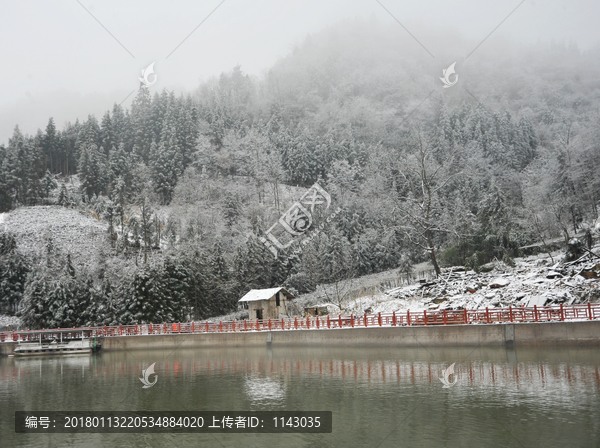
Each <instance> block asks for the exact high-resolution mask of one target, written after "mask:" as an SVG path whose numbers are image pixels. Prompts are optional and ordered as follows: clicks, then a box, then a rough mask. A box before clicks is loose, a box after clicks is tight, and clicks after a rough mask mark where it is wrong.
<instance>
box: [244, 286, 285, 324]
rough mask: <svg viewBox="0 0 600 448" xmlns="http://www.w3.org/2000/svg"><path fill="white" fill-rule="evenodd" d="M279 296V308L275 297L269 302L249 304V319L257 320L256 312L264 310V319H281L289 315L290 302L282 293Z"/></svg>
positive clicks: (256, 301)
mask: <svg viewBox="0 0 600 448" xmlns="http://www.w3.org/2000/svg"><path fill="white" fill-rule="evenodd" d="M277 294H278V295H279V306H277V300H276V298H275V296H273V297H271V298H270V299H269V300H255V301H253V302H248V318H249V319H256V310H257V309H262V310H263V319H279V318H280V317H281V316H283V315H286V314H288V313H289V311H288V310H289V303H288V302H289V301H288V300H287V299H286V297H285V295H284V294H283V293H282V292H281V291H280V292H278V293H277Z"/></svg>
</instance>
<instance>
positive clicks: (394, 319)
mask: <svg viewBox="0 0 600 448" xmlns="http://www.w3.org/2000/svg"><path fill="white" fill-rule="evenodd" d="M392 325H393V326H394V327H395V326H396V312H395V311H394V312H393V313H392Z"/></svg>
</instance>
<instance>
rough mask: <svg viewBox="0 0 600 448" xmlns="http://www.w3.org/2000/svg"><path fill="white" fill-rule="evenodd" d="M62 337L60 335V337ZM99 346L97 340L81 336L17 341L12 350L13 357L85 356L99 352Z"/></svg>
mask: <svg viewBox="0 0 600 448" xmlns="http://www.w3.org/2000/svg"><path fill="white" fill-rule="evenodd" d="M61 336H62V335H61ZM100 348H101V344H100V343H99V341H98V340H97V338H92V337H85V336H83V335H82V336H81V337H78V338H69V339H64V340H63V339H62V337H61V338H60V339H59V338H57V337H51V338H43V337H42V335H41V334H40V337H39V339H37V338H36V339H34V340H31V339H30V340H26V341H23V340H18V341H17V346H16V347H15V348H14V355H15V356H36V355H38V356H39V355H87V354H90V353H92V352H96V351H98V350H100Z"/></svg>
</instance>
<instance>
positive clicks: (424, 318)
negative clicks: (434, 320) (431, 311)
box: [423, 310, 427, 325]
mask: <svg viewBox="0 0 600 448" xmlns="http://www.w3.org/2000/svg"><path fill="white" fill-rule="evenodd" d="M423 323H424V324H425V325H427V310H424V311H423Z"/></svg>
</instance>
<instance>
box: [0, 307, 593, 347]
mask: <svg viewBox="0 0 600 448" xmlns="http://www.w3.org/2000/svg"><path fill="white" fill-rule="evenodd" d="M597 319H600V304H597V303H596V304H591V303H588V304H585V305H565V306H563V305H560V306H541V307H538V306H534V307H532V308H525V307H508V308H485V309H477V310H466V309H465V310H460V311H448V310H443V311H418V312H415V311H413V312H411V311H406V312H402V313H400V312H394V313H377V314H359V315H353V314H351V315H349V316H348V315H344V316H342V315H338V316H332V315H327V316H318V317H315V316H308V317H292V318H280V319H263V320H259V319H245V320H243V321H236V320H233V321H219V322H214V321H205V322H181V323H170V324H166V323H164V324H137V325H116V326H104V327H85V328H73V329H68V330H67V329H65V330H64V331H68V332H70V333H72V334H75V335H77V334H78V333H79V334H81V332H82V331H84V332H85V333H86V336H88V335H89V337H99V336H104V337H111V336H135V335H153V334H171V335H172V334H180V333H184V334H190V333H194V334H201V333H235V332H245V331H276V330H285V331H287V330H314V329H336V328H370V327H394V326H396V327H397V326H405V325H406V326H408V325H461V324H462V325H464V324H493V323H501V322H517V323H518V322H549V321H569V320H597ZM47 331H56V330H47ZM61 331H62V330H61ZM43 332H44V330H25V331H15V332H4V333H0V342H4V341H13V340H14V341H16V340H18V339H19V338H20V339H21V340H30V339H32V340H33V339H35V338H38V337H39V334H40V333H43Z"/></svg>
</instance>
